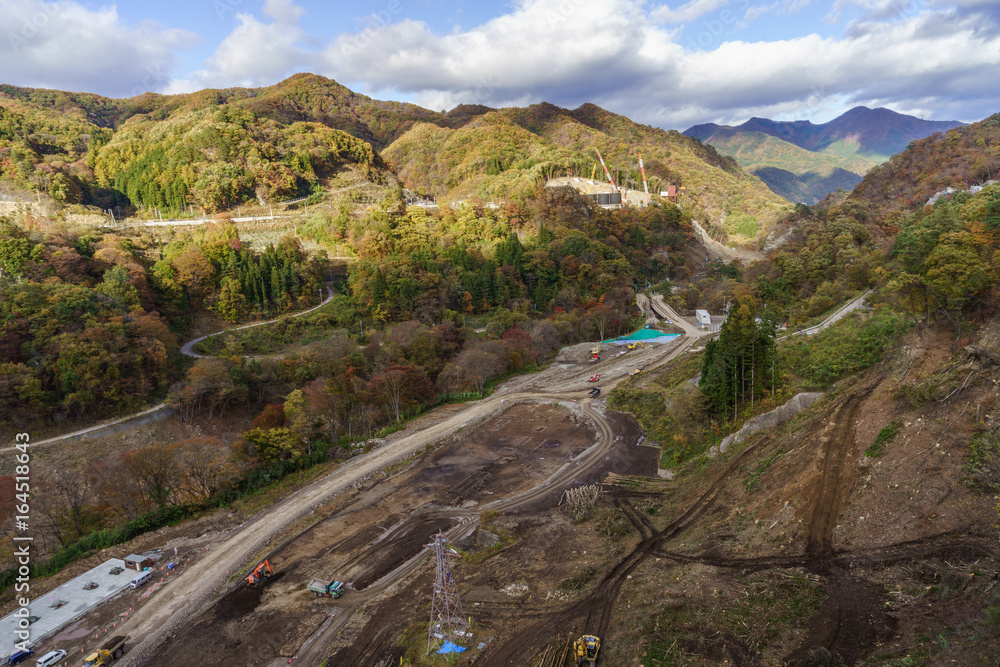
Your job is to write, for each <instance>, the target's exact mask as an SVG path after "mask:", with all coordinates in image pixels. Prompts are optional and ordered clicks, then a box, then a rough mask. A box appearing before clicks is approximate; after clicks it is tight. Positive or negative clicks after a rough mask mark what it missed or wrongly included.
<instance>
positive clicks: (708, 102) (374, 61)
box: [0, 0, 1000, 130]
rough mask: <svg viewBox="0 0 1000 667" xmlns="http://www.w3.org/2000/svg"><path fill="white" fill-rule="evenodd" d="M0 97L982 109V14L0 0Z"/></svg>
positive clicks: (938, 115) (687, 109)
mask: <svg viewBox="0 0 1000 667" xmlns="http://www.w3.org/2000/svg"><path fill="white" fill-rule="evenodd" d="M0 33H3V35H2V38H0V83H9V84H14V85H20V86H30V87H41V88H55V89H60V90H72V91H84V92H93V93H98V94H101V95H106V96H110V97H128V96H132V95H137V94H140V93H142V92H145V91H153V92H159V93H183V92H191V91H195V90H200V89H203V88H223V87H230V86H267V85H271V84H274V83H277V82H278V81H281V80H282V79H284V78H286V77H287V76H290V75H291V74H294V73H296V72H313V73H316V74H321V75H324V76H327V77H330V78H333V79H336V80H337V81H339V82H340V83H342V84H344V85H346V86H348V87H349V88H351V89H352V90H355V91H357V92H360V93H364V94H366V95H370V96H372V97H377V98H380V99H392V100H400V101H408V102H414V103H417V104H420V105H422V106H426V107H428V108H431V109H436V110H442V109H450V108H452V107H454V106H455V105H456V104H460V103H472V104H485V105H488V106H494V107H499V106H512V105H517V106H523V105H527V104H531V103H536V102H541V101H547V102H552V103H554V104H558V105H560V106H564V107H568V108H575V107H577V106H579V105H580V104H583V103H585V102H593V103H595V104H598V105H600V106H602V107H604V108H606V109H609V110H611V111H614V112H617V113H621V114H624V115H627V116H629V117H630V118H632V119H633V120H636V121H638V122H642V123H646V124H649V125H654V126H658V127H663V128H674V129H679V130H683V129H686V128H687V127H689V126H691V125H693V124H696V123H704V122H718V123H731V124H732V123H740V122H743V121H745V120H747V119H748V118H750V117H751V116H762V117H768V118H775V119H779V120H800V119H801V120H812V121H813V122H825V121H827V120H830V119H832V118H834V117H835V116H837V115H839V114H840V113H843V112H844V111H846V110H847V109H849V108H851V107H854V106H857V105H862V104H863V105H866V106H870V107H877V106H885V107H888V108H890V109H893V110H895V111H899V112H901V113H908V114H913V115H916V116H919V117H921V118H927V119H937V120H962V121H967V122H968V121H976V120H980V119H982V118H984V117H986V116H988V115H990V114H992V113H996V112H998V111H1000V85H998V82H1000V2H995V1H985V0H952V1H949V2H946V1H944V0H834V1H833V2H818V1H816V0H689V1H687V2H654V1H652V0H512V1H511V2H506V3H483V2H478V3H477V2H464V1H463V0H359V1H356V2H351V3H346V2H319V1H316V0H173V1H172V2H162V3H149V2H138V1H136V0H123V1H122V2H119V3H117V4H102V3H99V2H89V1H78V0H58V1H55V2H50V1H48V0H0Z"/></svg>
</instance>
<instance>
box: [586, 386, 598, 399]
mask: <svg viewBox="0 0 1000 667" xmlns="http://www.w3.org/2000/svg"><path fill="white" fill-rule="evenodd" d="M588 393H589V394H590V397H591V398H597V397H598V396H600V395H601V388H600V387H594V388H593V389H591V390H590V391H589V392H588Z"/></svg>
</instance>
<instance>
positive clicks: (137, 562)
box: [125, 554, 154, 572]
mask: <svg viewBox="0 0 1000 667" xmlns="http://www.w3.org/2000/svg"><path fill="white" fill-rule="evenodd" d="M153 562H154V561H153V559H152V558H150V557H149V556H137V555H135V554H132V555H131V556H126V557H125V567H126V568H128V569H130V570H138V571H139V572H142V571H143V570H145V569H146V568H147V567H153Z"/></svg>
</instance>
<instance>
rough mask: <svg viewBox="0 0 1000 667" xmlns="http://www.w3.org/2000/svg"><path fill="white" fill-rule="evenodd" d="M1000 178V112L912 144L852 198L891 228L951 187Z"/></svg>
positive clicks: (871, 175) (877, 170) (878, 169)
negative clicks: (934, 196)
mask: <svg viewBox="0 0 1000 667" xmlns="http://www.w3.org/2000/svg"><path fill="white" fill-rule="evenodd" d="M989 180H1000V114H993V115H992V116H990V117H989V118H986V119H985V120H982V121H980V122H978V123H972V124H970V125H965V126H962V127H957V128H954V129H951V130H948V132H946V133H944V134H935V135H932V136H929V137H926V138H924V139H921V140H919V141H915V142H913V143H912V144H911V145H910V147H909V148H908V149H907V150H906V151H904V152H903V153H900V154H899V155H894V156H893V157H892V159H890V160H889V161H888V162H886V163H885V164H882V165H880V166H878V167H876V168H875V169H872V171H871V172H869V173H868V175H867V176H866V177H865V179H864V180H863V181H862V182H861V183H860V184H859V185H858V186H857V187H856V188H855V190H854V192H853V193H852V194H851V196H850V198H849V200H850V201H854V202H858V203H860V204H863V205H864V206H865V207H866V208H868V209H869V210H870V211H871V213H872V215H873V217H874V218H875V219H876V220H877V221H878V222H879V223H880V224H882V225H884V226H887V228H889V229H890V230H892V229H893V228H894V226H895V225H898V223H899V221H900V220H901V219H902V218H903V217H904V216H905V215H906V214H909V213H913V212H914V211H918V210H919V209H920V208H922V207H923V206H924V205H925V204H926V203H927V202H928V200H929V199H930V198H931V197H932V196H933V195H935V194H936V193H938V192H942V191H944V190H946V189H947V188H949V187H951V188H955V189H956V190H968V189H969V188H970V187H971V186H975V185H982V184H983V183H985V182H986V181H989Z"/></svg>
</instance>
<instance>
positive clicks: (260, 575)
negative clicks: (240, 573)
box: [247, 559, 274, 586]
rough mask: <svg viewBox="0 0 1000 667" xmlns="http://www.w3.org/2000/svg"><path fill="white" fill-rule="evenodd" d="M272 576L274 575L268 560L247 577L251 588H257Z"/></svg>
mask: <svg viewBox="0 0 1000 667" xmlns="http://www.w3.org/2000/svg"><path fill="white" fill-rule="evenodd" d="M272 574H274V573H273V572H272V571H271V564H270V563H269V562H267V559H264V560H263V561H261V563H260V565H258V566H257V567H255V568H254V569H253V572H251V573H250V576H248V577H247V583H248V584H250V585H251V586H257V585H259V584H260V583H261V582H263V581H264V580H265V579H267V578H268V577H270V576H271V575H272Z"/></svg>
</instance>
